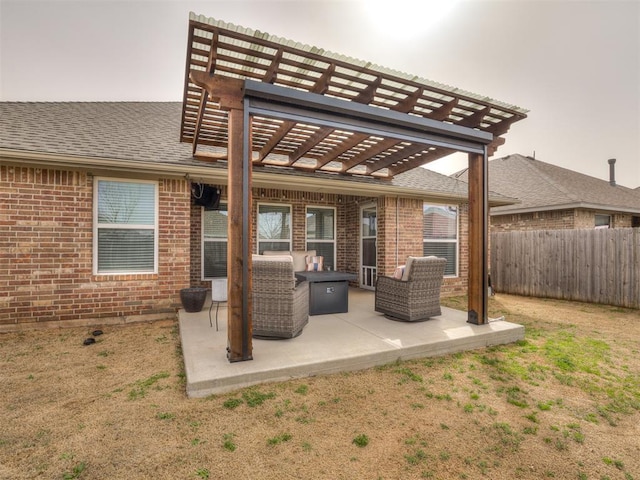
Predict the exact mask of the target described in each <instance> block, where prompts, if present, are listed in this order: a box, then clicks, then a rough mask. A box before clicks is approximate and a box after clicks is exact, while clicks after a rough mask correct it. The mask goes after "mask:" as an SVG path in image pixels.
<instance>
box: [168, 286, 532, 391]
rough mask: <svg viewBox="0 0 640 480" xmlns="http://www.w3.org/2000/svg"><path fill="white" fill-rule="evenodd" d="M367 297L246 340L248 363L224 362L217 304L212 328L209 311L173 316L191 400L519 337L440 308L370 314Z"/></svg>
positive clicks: (512, 329)
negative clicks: (296, 331)
mask: <svg viewBox="0 0 640 480" xmlns="http://www.w3.org/2000/svg"><path fill="white" fill-rule="evenodd" d="M373 303H374V295H373V292H370V291H366V290H361V289H354V288H352V289H350V290H349V312H348V313H338V314H333V315H317V316H311V317H309V324H308V325H307V326H306V327H305V329H304V331H303V332H302V334H301V335H300V336H298V337H296V338H292V339H288V340H262V339H253V360H250V361H246V362H237V363H229V361H228V360H227V356H226V348H227V331H226V326H227V325H226V324H227V321H226V318H227V309H226V307H224V306H221V307H220V311H219V314H218V323H219V330H218V331H216V327H215V307H214V308H213V311H212V317H213V322H212V323H213V327H211V326H210V324H209V309H208V305H209V304H207V306H205V309H203V311H201V312H198V313H188V312H185V311H184V310H180V312H179V324H180V338H181V342H182V352H183V356H184V362H185V372H186V378H187V395H188V396H189V397H192V398H198V397H205V396H208V395H211V394H217V393H224V392H228V391H232V390H236V389H239V388H242V387H247V386H250V385H255V384H259V383H265V382H274V381H283V380H289V379H292V378H300V377H307V376H313V375H323V374H330V373H337V372H345V371H353V370H362V369H366V368H370V367H374V366H377V365H384V364H387V363H391V362H395V361H397V360H407V359H413V358H422V357H432V356H438V355H445V354H449V353H454V352H459V351H463V350H474V349H478V348H483V347H487V346H490V345H498V344H506V343H512V342H516V341H518V340H520V339H523V338H524V327H523V326H522V325H517V324H515V323H511V322H507V321H504V320H502V319H501V320H498V321H492V322H490V323H489V324H487V325H472V324H469V323H467V322H466V320H467V314H466V312H462V311H459V310H452V309H450V308H445V307H443V308H442V315H441V316H439V317H434V318H431V319H429V320H427V321H424V322H414V323H407V322H396V321H393V320H389V319H388V318H386V317H384V316H383V315H382V314H379V313H377V312H374V310H373Z"/></svg>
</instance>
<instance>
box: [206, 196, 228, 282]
mask: <svg viewBox="0 0 640 480" xmlns="http://www.w3.org/2000/svg"><path fill="white" fill-rule="evenodd" d="M222 206H224V207H225V211H226V212H227V221H228V219H229V203H228V202H223V201H221V202H220V207H222ZM200 209H201V212H200V279H201V280H202V281H204V282H208V281H211V280H215V279H217V278H227V277H206V276H205V274H204V273H205V272H204V260H205V254H204V247H205V242H215V243H223V242H224V243H226V244H227V249H228V248H229V227H228V226H227V236H226V237H224V238H222V237H217V238H213V239H209V240H207V239H206V238H205V237H206V235H205V229H204V216H205V215H206V214H207V212H209V211H212V212H217V211H220V210H222V208H219V209H218V210H207V209H205V208H204V207H200ZM227 225H228V224H227ZM227 251H228V250H227ZM225 261H227V260H226V259H225ZM227 263H228V262H227ZM228 275H229V272H228V271H227V276H228Z"/></svg>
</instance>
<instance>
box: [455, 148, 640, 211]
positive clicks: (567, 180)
mask: <svg viewBox="0 0 640 480" xmlns="http://www.w3.org/2000/svg"><path fill="white" fill-rule="evenodd" d="M452 176H453V177H455V178H458V179H460V180H465V181H466V179H467V171H466V170H462V171H460V172H458V173H456V174H454V175H452ZM489 188H490V189H491V190H492V191H494V192H500V193H501V194H503V195H507V196H509V197H514V198H517V199H519V200H520V201H521V203H519V204H517V205H508V206H501V207H495V208H492V209H491V215H502V214H507V213H522V212H535V211H543V210H560V209H566V208H589V209H596V210H602V211H616V212H627V213H640V197H639V196H638V192H637V189H636V190H632V189H630V188H626V187H623V186H620V185H617V186H612V185H610V183H609V181H608V180H601V179H599V178H595V177H590V176H589V175H584V174H582V173H578V172H575V171H573V170H568V169H566V168H562V167H558V166H556V165H551V164H550V163H545V162H541V161H540V160H535V159H533V158H531V157H525V156H523V155H517V154H516V155H509V156H507V157H504V158H498V159H495V160H491V161H490V162H489Z"/></svg>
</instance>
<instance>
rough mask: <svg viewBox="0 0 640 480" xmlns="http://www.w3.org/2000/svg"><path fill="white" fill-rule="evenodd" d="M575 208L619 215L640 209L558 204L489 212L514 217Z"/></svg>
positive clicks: (578, 203)
mask: <svg viewBox="0 0 640 480" xmlns="http://www.w3.org/2000/svg"><path fill="white" fill-rule="evenodd" d="M576 208H582V209H589V210H597V211H601V212H621V213H631V214H639V213H640V208H630V207H620V206H616V205H601V204H597V203H586V202H576V203H565V204H558V205H546V206H535V207H526V208H513V209H511V208H508V209H503V210H498V211H492V212H490V215H491V216H492V217H494V216H499V215H515V214H519V213H534V212H551V211H557V210H572V209H576Z"/></svg>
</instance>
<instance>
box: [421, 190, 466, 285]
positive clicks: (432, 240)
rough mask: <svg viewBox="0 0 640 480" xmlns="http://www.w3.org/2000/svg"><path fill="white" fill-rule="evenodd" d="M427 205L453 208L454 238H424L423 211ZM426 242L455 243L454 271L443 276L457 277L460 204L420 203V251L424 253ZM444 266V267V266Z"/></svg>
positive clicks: (458, 272) (458, 268)
mask: <svg viewBox="0 0 640 480" xmlns="http://www.w3.org/2000/svg"><path fill="white" fill-rule="evenodd" d="M427 207H447V208H455V211H456V238H455V239H449V238H438V239H428V238H425V236H424V231H425V220H424V213H425V209H426V208H427ZM426 243H434V244H435V243H449V244H450V243H453V244H455V255H456V260H455V264H454V269H455V272H454V273H449V274H447V273H445V275H444V277H445V278H458V277H459V275H460V206H459V205H454V204H443V203H430V202H423V203H422V251H423V253H424V246H425V244H426ZM445 268H446V267H445Z"/></svg>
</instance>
